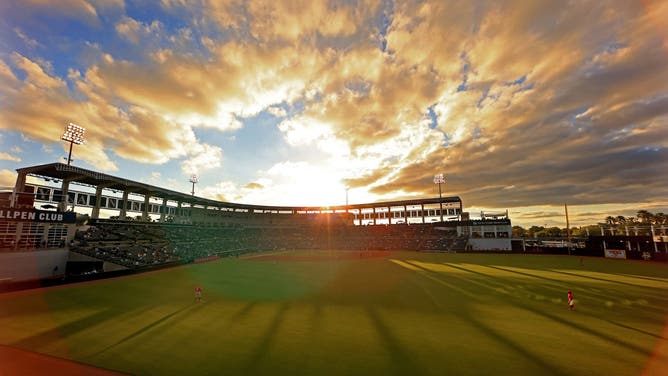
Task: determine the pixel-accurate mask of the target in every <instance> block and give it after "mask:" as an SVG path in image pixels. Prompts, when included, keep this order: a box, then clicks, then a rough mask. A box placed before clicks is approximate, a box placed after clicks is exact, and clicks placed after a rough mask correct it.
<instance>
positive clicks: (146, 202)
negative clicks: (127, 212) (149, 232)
mask: <svg viewBox="0 0 668 376" xmlns="http://www.w3.org/2000/svg"><path fill="white" fill-rule="evenodd" d="M150 199H151V196H150V195H149V194H148V193H147V194H145V195H144V210H142V212H141V219H142V221H148V219H149V216H148V207H149V205H150Z"/></svg>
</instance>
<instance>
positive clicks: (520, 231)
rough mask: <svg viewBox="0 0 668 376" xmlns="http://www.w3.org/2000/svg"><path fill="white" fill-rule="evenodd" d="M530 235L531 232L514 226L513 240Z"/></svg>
mask: <svg viewBox="0 0 668 376" xmlns="http://www.w3.org/2000/svg"><path fill="white" fill-rule="evenodd" d="M528 235H529V231H528V230H526V229H525V228H524V227H522V226H513V238H524V237H527V236H528Z"/></svg>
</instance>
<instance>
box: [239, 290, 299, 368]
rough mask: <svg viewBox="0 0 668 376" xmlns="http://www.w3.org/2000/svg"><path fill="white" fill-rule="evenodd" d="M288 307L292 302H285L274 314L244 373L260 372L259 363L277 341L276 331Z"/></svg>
mask: <svg viewBox="0 0 668 376" xmlns="http://www.w3.org/2000/svg"><path fill="white" fill-rule="evenodd" d="M288 308H290V304H289V303H283V304H282V305H281V307H280V308H279V309H278V311H277V312H276V314H275V315H274V318H273V320H271V324H270V325H269V327H268V328H267V330H266V331H265V333H264V336H263V337H262V340H261V341H260V343H259V345H258V346H257V348H256V349H255V351H254V352H253V354H252V355H251V357H250V359H249V360H248V363H246V366H245V367H244V370H243V372H242V374H244V375H255V374H257V373H258V368H259V363H260V362H261V361H262V359H263V358H264V357H265V356H266V354H267V352H268V351H269V348H270V347H271V344H272V343H273V342H274V341H275V339H276V333H277V332H278V328H279V327H280V326H281V323H282V322H283V320H284V318H285V313H286V312H287V310H288Z"/></svg>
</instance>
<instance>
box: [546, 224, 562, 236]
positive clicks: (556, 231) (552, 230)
mask: <svg viewBox="0 0 668 376" xmlns="http://www.w3.org/2000/svg"><path fill="white" fill-rule="evenodd" d="M545 235H546V236H547V237H550V238H557V237H560V236H566V229H564V230H563V231H562V230H561V229H560V228H559V227H556V226H554V227H548V228H546V229H545Z"/></svg>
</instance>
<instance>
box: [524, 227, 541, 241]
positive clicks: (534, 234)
mask: <svg viewBox="0 0 668 376" xmlns="http://www.w3.org/2000/svg"><path fill="white" fill-rule="evenodd" d="M544 230H545V227H543V226H531V227H529V230H528V234H527V235H528V236H530V237H532V238H535V237H538V236H539V235H538V234H542V232H543V231H544Z"/></svg>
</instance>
